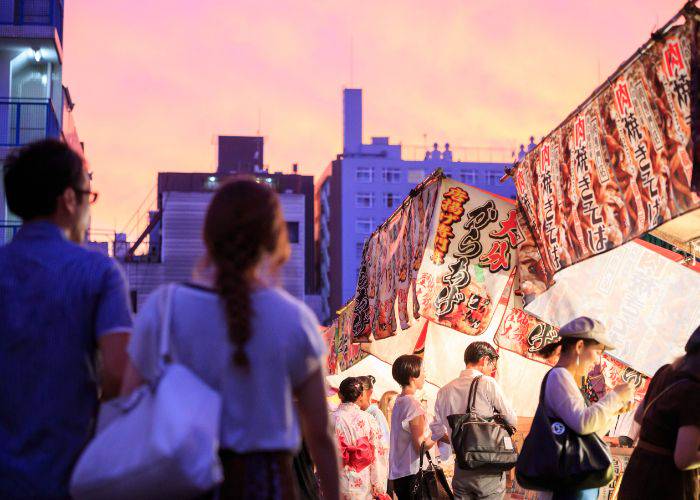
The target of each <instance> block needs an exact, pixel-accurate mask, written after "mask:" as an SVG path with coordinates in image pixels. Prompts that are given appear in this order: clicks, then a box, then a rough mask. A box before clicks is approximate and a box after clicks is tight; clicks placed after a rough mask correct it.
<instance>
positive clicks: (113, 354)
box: [97, 332, 131, 401]
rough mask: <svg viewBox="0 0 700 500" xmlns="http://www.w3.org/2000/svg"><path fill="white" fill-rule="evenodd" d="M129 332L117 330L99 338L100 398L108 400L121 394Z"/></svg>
mask: <svg viewBox="0 0 700 500" xmlns="http://www.w3.org/2000/svg"><path fill="white" fill-rule="evenodd" d="M130 336H131V334H130V333H128V332H124V333H121V332H115V333H110V334H108V335H103V336H102V337H100V338H99V339H98V340H97V348H98V350H99V353H100V375H99V376H100V399H101V400H102V401H107V400H109V399H112V398H115V397H117V396H118V395H119V389H120V386H121V385H122V379H123V376H124V371H125V367H126V364H127V362H128V356H127V355H126V345H127V344H128V343H129V337H130Z"/></svg>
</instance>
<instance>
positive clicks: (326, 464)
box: [294, 368, 340, 500]
mask: <svg viewBox="0 0 700 500" xmlns="http://www.w3.org/2000/svg"><path fill="white" fill-rule="evenodd" d="M325 391H326V384H325V381H324V379H323V370H322V369H320V368H319V369H317V370H316V371H315V372H313V373H312V374H311V375H310V376H309V377H308V378H307V379H306V380H305V381H304V382H302V383H301V384H300V385H299V386H298V387H297V388H296V389H295V390H294V395H295V396H296V399H297V411H298V412H299V418H300V421H301V430H302V433H303V435H304V440H305V441H306V446H307V447H308V448H309V453H311V458H313V461H314V463H315V464H316V468H317V470H318V476H319V479H320V480H321V490H322V491H323V498H324V499H328V500H336V499H338V498H339V496H340V490H339V483H338V476H339V474H340V472H339V471H340V466H339V459H338V452H337V450H336V443H335V436H334V435H333V432H332V430H331V426H330V420H329V418H328V408H327V406H326V398H325V394H326V392H325Z"/></svg>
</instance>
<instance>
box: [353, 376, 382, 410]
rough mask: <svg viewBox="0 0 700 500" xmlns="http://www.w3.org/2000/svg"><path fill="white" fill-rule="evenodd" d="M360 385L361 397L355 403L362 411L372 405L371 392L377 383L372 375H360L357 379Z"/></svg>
mask: <svg viewBox="0 0 700 500" xmlns="http://www.w3.org/2000/svg"><path fill="white" fill-rule="evenodd" d="M357 378H358V380H359V381H360V382H361V383H362V396H361V397H360V399H359V400H358V401H357V404H358V405H359V407H360V408H362V409H363V410H366V409H367V408H369V405H371V404H372V392H373V391H374V383H375V382H376V381H377V379H375V378H374V377H373V376H372V375H362V376H361V377H357Z"/></svg>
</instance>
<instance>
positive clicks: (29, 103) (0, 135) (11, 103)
mask: <svg viewBox="0 0 700 500" xmlns="http://www.w3.org/2000/svg"><path fill="white" fill-rule="evenodd" d="M60 133H61V127H60V125H59V122H58V116H57V115H56V110H55V109H54V107H53V103H52V102H51V100H49V99H7V98H5V99H0V146H10V147H15V146H21V145H23V144H28V143H30V142H33V141H37V140H39V139H45V138H47V137H54V138H56V137H59V135H60Z"/></svg>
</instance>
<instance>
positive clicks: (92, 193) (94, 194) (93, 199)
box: [75, 189, 99, 205]
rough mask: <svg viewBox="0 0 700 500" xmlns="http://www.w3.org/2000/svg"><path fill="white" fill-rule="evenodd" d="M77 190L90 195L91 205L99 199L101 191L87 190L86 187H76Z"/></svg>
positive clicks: (79, 192)
mask: <svg viewBox="0 0 700 500" xmlns="http://www.w3.org/2000/svg"><path fill="white" fill-rule="evenodd" d="M75 192H76V193H78V194H86V195H88V196H89V198H88V201H89V202H90V205H92V204H93V203H95V202H96V201H97V196H98V194H99V193H97V192H95V191H86V190H85V189H75Z"/></svg>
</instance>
